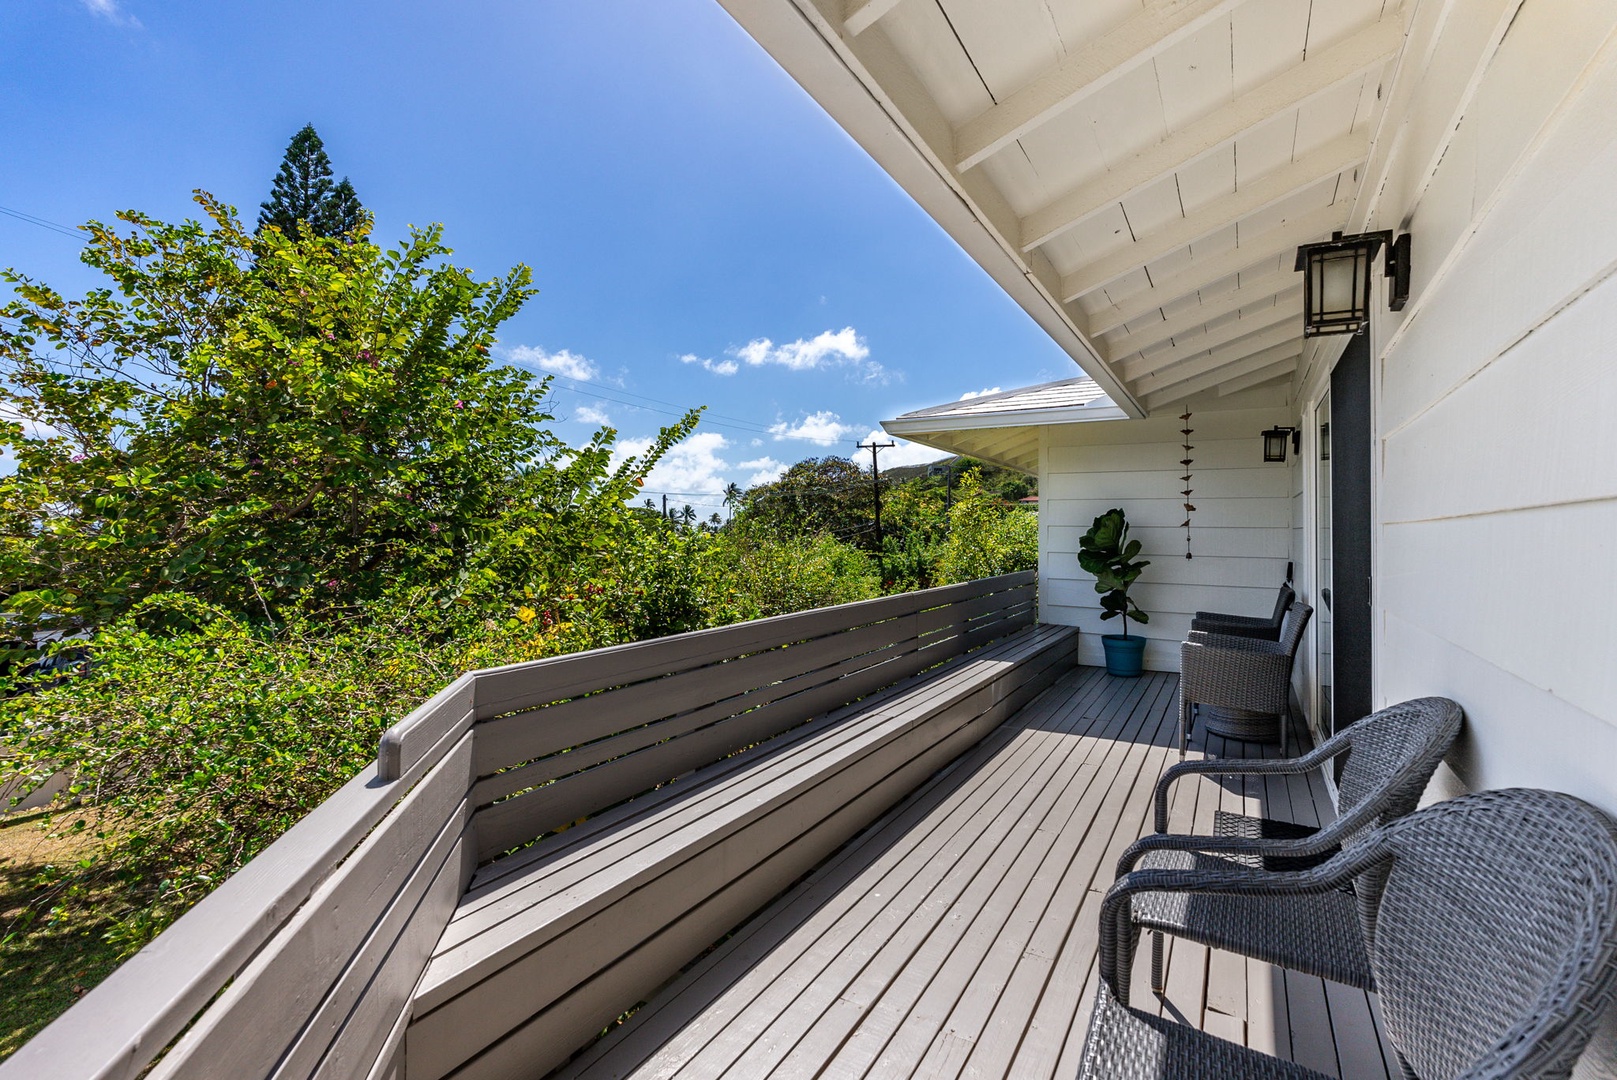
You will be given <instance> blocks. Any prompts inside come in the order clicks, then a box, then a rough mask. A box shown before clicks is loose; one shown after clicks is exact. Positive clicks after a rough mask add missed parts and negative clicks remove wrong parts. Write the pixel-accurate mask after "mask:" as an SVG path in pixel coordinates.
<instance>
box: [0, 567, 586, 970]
mask: <svg viewBox="0 0 1617 1080" xmlns="http://www.w3.org/2000/svg"><path fill="white" fill-rule="evenodd" d="M157 609H166V610H164V611H162V612H161V613H160V614H161V615H162V617H158V618H150V617H147V616H152V615H157V614H159V612H158V611H157ZM367 615H368V617H367V618H365V619H363V620H354V621H351V622H349V623H347V624H345V625H343V626H340V627H333V626H330V625H325V624H322V623H320V622H318V621H316V620H314V619H311V618H309V617H306V616H304V615H301V614H299V615H295V616H293V617H292V618H290V619H289V620H288V621H287V622H286V623H285V624H284V625H282V626H278V627H270V626H266V625H262V624H258V625H255V624H253V623H250V622H248V621H247V620H245V619H243V618H241V617H240V616H238V615H236V614H235V613H233V612H230V611H228V610H226V609H224V608H221V607H217V606H214V605H210V604H207V603H206V602H204V601H201V600H198V599H196V598H193V597H185V596H177V595H171V596H167V597H161V598H152V599H150V600H147V601H145V602H144V603H142V604H141V605H139V606H138V607H137V608H136V609H135V610H133V611H131V612H130V613H129V614H128V615H127V616H126V617H124V618H122V619H119V620H117V621H115V622H114V623H112V624H111V625H109V626H106V627H104V628H102V629H101V630H100V631H99V632H98V633H97V634H96V636H95V641H94V649H93V655H94V663H93V664H92V666H91V667H90V669H89V672H88V673H87V674H86V675H84V676H82V677H80V678H75V679H71V680H68V681H66V682H63V683H61V684H59V685H56V686H54V687H48V688H44V689H41V690H39V691H37V692H35V693H31V694H23V695H20V696H17V697H13V698H10V699H9V700H8V701H6V703H5V730H6V741H7V744H8V750H9V751H10V752H11V753H12V755H13V757H12V760H11V762H9V765H10V769H11V775H17V774H21V775H24V776H27V777H30V778H32V779H33V780H36V781H37V780H42V779H43V778H45V777H46V776H48V775H49V774H50V773H52V772H54V771H55V769H56V768H57V767H58V764H59V763H63V762H70V763H72V766H73V772H74V779H73V783H72V788H71V793H72V795H73V796H74V797H76V798H78V799H80V800H82V805H81V806H79V807H78V808H76V809H75V808H69V809H67V810H66V811H64V812H63V813H62V814H61V815H59V818H58V821H57V826H58V828H60V829H64V830H66V831H68V832H73V831H83V830H89V831H92V832H94V833H95V834H97V838H98V840H99V841H100V844H99V846H98V849H96V850H94V851H93V854H92V855H91V856H89V857H87V858H86V860H85V861H84V862H83V863H82V864H81V865H79V866H77V867H70V868H65V869H64V872H62V873H61V874H60V875H59V876H58V879H57V880H56V881H55V882H54V886H55V887H54V888H52V889H48V890H46V891H45V892H44V893H42V895H41V896H40V897H39V899H38V900H37V901H36V902H35V904H33V905H32V906H31V907H30V908H29V909H28V910H27V911H26V912H25V914H24V917H23V921H25V922H26V921H28V920H37V919H44V920H45V921H47V922H49V921H51V918H50V917H51V915H52V913H53V912H55V913H57V914H58V915H59V914H60V913H61V912H63V911H68V912H71V911H74V910H78V911H80V912H81V913H82V915H83V917H85V918H89V917H92V915H93V917H94V918H96V919H98V920H107V919H110V920H111V925H112V929H111V939H112V940H113V942H114V943H115V944H116V945H117V946H118V947H119V948H120V949H121V950H122V951H124V952H128V951H132V950H133V949H135V948H138V947H139V946H140V945H141V944H143V943H144V942H145V941H147V940H149V939H150V937H151V936H152V935H154V934H155V933H157V932H158V931H160V930H161V929H162V928H163V927H164V926H166V925H167V924H168V923H170V922H172V921H173V919H174V918H175V917H177V916H178V915H179V914H180V913H181V912H183V911H184V910H185V909H186V908H187V907H188V906H190V904H192V903H194V902H195V901H196V900H197V899H200V898H201V897H202V896H203V895H204V894H206V893H207V892H208V891H209V890H210V889H212V888H213V887H214V886H215V885H216V884H218V882H220V881H221V880H223V879H224V878H225V877H227V876H229V875H230V874H231V873H232V872H234V871H235V870H237V869H238V868H240V867H241V866H242V865H243V864H244V863H246V861H247V860H248V859H250V858H252V857H253V856H254V855H255V854H256V853H257V852H258V851H260V850H262V849H263V848H264V847H265V846H266V845H267V844H269V843H270V842H271V841H272V840H274V839H275V838H276V837H277V836H279V835H280V834H281V833H282V832H284V831H285V830H286V829H287V828H288V827H290V826H291V825H292V824H293V823H294V822H296V821H297V820H298V819H299V818H300V817H302V816H303V815H304V814H306V813H308V811H309V810H310V809H312V808H313V807H314V806H315V805H317V804H318V803H320V802H321V801H322V800H324V799H325V798H327V797H328V796H329V795H330V794H331V793H332V792H333V791H335V790H336V789H337V788H338V787H340V786H341V785H342V784H343V783H345V782H346V781H347V780H348V779H349V778H350V777H351V776H353V775H354V773H355V772H357V771H358V770H359V769H360V768H361V767H362V766H363V764H364V763H365V762H366V761H368V760H370V759H371V758H372V757H374V755H375V753H376V741H377V738H378V737H379V736H380V734H381V732H382V731H383V730H384V729H385V728H386V727H387V725H388V724H390V723H392V722H393V720H395V719H397V718H398V717H399V716H402V715H403V714H404V713H406V712H408V711H409V710H410V709H411V708H413V707H414V706H415V705H416V704H417V703H418V702H420V701H421V700H422V699H424V698H425V697H427V696H428V695H430V694H432V693H433V692H435V691H436V690H437V689H438V688H439V687H440V686H442V685H443V684H444V683H445V682H447V681H449V680H451V679H453V678H454V677H455V676H456V675H458V674H459V673H460V671H462V670H464V669H465V668H466V667H469V666H479V665H482V664H487V663H512V662H517V661H521V660H527V659H533V658H536V657H538V656H543V655H550V654H553V653H557V652H565V651H569V649H571V648H575V647H577V646H578V645H579V644H581V643H582V642H580V641H579V640H577V638H578V635H576V634H574V627H573V625H572V624H570V623H561V622H557V621H556V620H554V619H551V620H543V619H539V618H529V619H522V618H512V619H511V620H509V621H508V622H504V623H501V622H495V621H491V620H480V621H478V622H476V623H470V624H468V625H467V626H465V627H464V628H462V630H461V631H460V633H459V635H458V636H457V637H456V638H454V639H452V640H449V641H444V640H443V639H442V635H441V633H437V634H435V633H432V632H429V629H441V626H442V617H441V614H440V612H439V609H438V606H437V605H436V604H435V603H433V602H432V601H431V598H430V596H428V595H427V594H425V593H424V592H418V593H415V594H412V595H408V596H404V597H401V598H398V599H395V600H390V601H388V602H386V603H381V604H378V605H375V606H374V607H373V608H372V609H371V610H370V611H369V612H367ZM152 625H158V626H173V625H185V626H188V627H190V628H191V629H190V630H188V631H187V632H184V633H172V632H168V631H166V630H164V631H154V630H150V629H147V627H148V626H152ZM3 771H4V770H0V772H3ZM58 921H59V920H58ZM19 928H20V927H19V926H16V925H14V926H12V927H8V928H7V929H8V930H16V929H19Z"/></svg>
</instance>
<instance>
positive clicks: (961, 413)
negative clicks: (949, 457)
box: [881, 379, 1130, 473]
mask: <svg viewBox="0 0 1617 1080" xmlns="http://www.w3.org/2000/svg"><path fill="white" fill-rule="evenodd" d="M1127 419H1130V417H1129V414H1128V413H1127V412H1125V411H1123V410H1122V409H1120V408H1118V407H1117V406H1116V405H1115V404H1113V402H1112V400H1111V399H1110V398H1109V397H1107V396H1105V395H1103V394H1101V393H1100V388H1099V387H1098V386H1097V385H1096V384H1095V383H1094V382H1093V381H1091V380H1089V379H1064V380H1062V381H1060V382H1054V383H1044V384H1042V385H1039V386H1029V387H1023V388H1021V389H1017V390H1008V391H1005V392H1003V393H997V394H988V395H985V396H982V397H977V398H972V399H970V400H962V401H956V402H951V403H949V404H947V405H937V406H933V407H932V408H928V409H919V410H917V411H915V412H910V413H905V414H904V415H903V416H900V417H897V418H895V419H892V420H883V421H882V425H881V426H882V428H883V429H884V430H885V431H886V432H887V433H888V434H889V435H897V436H899V437H901V438H905V439H909V440H910V441H912V442H918V443H922V444H923V445H926V446H931V447H935V448H937V449H939V450H946V451H948V452H949V453H951V454H964V455H966V456H968V457H974V458H981V459H982V460H984V461H991V462H993V463H994V464H996V465H1004V466H1006V467H1007V468H1012V469H1017V470H1019V471H1021V472H1026V473H1036V472H1038V468H1039V432H1040V430H1041V429H1043V428H1044V427H1046V426H1047V425H1050V424H1085V423H1092V422H1094V421H1098V420H1127Z"/></svg>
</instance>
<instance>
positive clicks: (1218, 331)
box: [1112, 296, 1303, 389]
mask: <svg viewBox="0 0 1617 1080" xmlns="http://www.w3.org/2000/svg"><path fill="white" fill-rule="evenodd" d="M1270 327H1275V328H1277V330H1284V331H1286V332H1287V333H1288V334H1290V335H1292V336H1294V337H1301V336H1302V333H1303V301H1302V297H1301V296H1298V297H1295V298H1293V299H1288V300H1286V301H1284V302H1282V303H1278V304H1275V305H1274V306H1272V307H1267V308H1262V309H1260V310H1258V311H1255V312H1252V313H1251V314H1250V315H1246V316H1243V317H1242V318H1239V319H1231V320H1230V321H1229V322H1227V323H1225V324H1223V325H1222V326H1219V327H1216V328H1214V329H1212V330H1209V331H1208V332H1207V333H1205V334H1197V335H1194V336H1193V337H1190V338H1189V339H1187V340H1186V341H1185V342H1184V343H1183V344H1176V345H1174V346H1172V347H1171V348H1167V349H1162V350H1159V351H1157V352H1154V353H1152V354H1151V355H1150V356H1133V357H1130V358H1128V359H1127V360H1124V361H1123V362H1122V363H1121V364H1114V365H1112V366H1113V368H1114V369H1117V370H1118V371H1119V372H1120V374H1121V375H1122V376H1123V378H1125V379H1127V380H1129V381H1130V382H1131V383H1133V382H1135V380H1139V382H1138V383H1135V385H1136V386H1139V385H1140V384H1142V383H1144V382H1145V380H1146V379H1147V378H1148V377H1150V378H1155V377H1169V376H1171V375H1172V374H1174V373H1177V372H1178V370H1179V369H1180V368H1182V367H1184V366H1186V365H1188V364H1195V363H1197V362H1198V361H1199V358H1201V357H1203V356H1205V355H1206V354H1207V352H1208V350H1213V351H1215V352H1216V351H1217V350H1219V349H1221V348H1223V347H1224V346H1226V345H1229V344H1230V343H1232V342H1242V343H1243V344H1244V343H1245V339H1248V338H1252V337H1254V336H1255V335H1257V334H1258V332H1259V331H1267V330H1269V328H1270ZM1279 340H1284V338H1283V337H1281V338H1276V337H1274V336H1273V335H1270V336H1269V337H1265V338H1264V340H1263V342H1262V344H1259V345H1255V346H1252V347H1251V348H1248V350H1247V351H1249V352H1251V351H1254V350H1255V349H1262V348H1267V347H1268V346H1269V345H1272V344H1274V343H1275V341H1279ZM1170 369H1171V370H1170ZM1155 388H1156V387H1146V388H1145V389H1155Z"/></svg>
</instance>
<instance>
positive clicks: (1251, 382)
mask: <svg viewBox="0 0 1617 1080" xmlns="http://www.w3.org/2000/svg"><path fill="white" fill-rule="evenodd" d="M1301 359H1302V358H1301V355H1298V356H1293V357H1292V358H1291V359H1289V360H1282V361H1280V362H1279V363H1278V364H1270V365H1269V366H1268V367H1261V368H1259V369H1258V370H1256V371H1254V372H1252V373H1250V374H1248V375H1242V376H1240V377H1239V378H1234V379H1232V378H1229V377H1228V376H1225V377H1224V379H1223V380H1222V381H1221V382H1219V384H1218V396H1219V397H1229V396H1230V395H1231V394H1239V393H1240V392H1241V391H1242V390H1250V389H1252V387H1254V386H1262V385H1263V384H1264V383H1266V382H1268V381H1269V380H1270V379H1278V378H1280V377H1281V376H1282V375H1290V374H1291V373H1292V372H1294V371H1296V370H1297V365H1298V363H1299V362H1301Z"/></svg>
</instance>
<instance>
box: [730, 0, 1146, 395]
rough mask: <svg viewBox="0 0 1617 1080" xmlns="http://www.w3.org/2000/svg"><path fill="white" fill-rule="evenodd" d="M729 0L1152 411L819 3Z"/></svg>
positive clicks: (987, 264)
mask: <svg viewBox="0 0 1617 1080" xmlns="http://www.w3.org/2000/svg"><path fill="white" fill-rule="evenodd" d="M719 3H720V4H721V5H723V7H724V8H725V10H726V11H728V12H729V13H730V16H731V17H732V18H734V19H735V20H736V22H738V23H739V24H741V26H742V27H743V28H744V29H745V30H746V31H747V33H748V34H750V35H751V36H752V37H753V39H754V40H755V41H757V42H758V44H759V45H761V46H763V48H764V50H765V51H766V52H768V53H769V54H770V56H772V57H774V59H775V61H776V63H778V64H780V66H781V67H782V68H784V69H785V70H786V72H787V74H789V75H791V77H792V78H793V79H794V80H796V82H797V83H798V85H799V86H801V87H802V88H803V89H804V90H805V91H807V92H808V94H809V96H810V97H812V98H814V100H815V101H817V102H819V104H820V106H821V108H823V109H825V111H826V112H827V113H829V114H830V116H831V118H832V119H834V120H835V121H836V122H837V123H838V124H839V125H840V126H841V127H842V129H843V130H844V131H846V132H847V133H848V134H849V135H850V136H851V137H852V138H853V139H854V141H856V142H857V143H859V145H860V146H862V147H864V149H865V151H866V152H867V153H868V154H870V156H871V157H872V158H874V159H875V160H876V163H877V164H878V165H880V166H881V167H882V168H883V169H884V170H886V172H887V174H888V175H889V176H891V177H892V178H893V179H894V180H895V181H896V182H897V183H898V185H899V186H900V187H902V188H903V189H904V190H905V191H906V192H908V193H909V195H910V197H911V198H913V199H914V200H915V201H916V202H917V203H919V204H920V205H921V208H922V209H924V210H925V211H926V212H927V213H928V214H930V215H931V216H932V219H933V220H934V221H936V222H937V223H938V224H939V225H941V226H942V227H943V229H944V231H945V232H947V233H948V234H949V235H950V236H951V237H953V238H954V240H955V242H956V243H958V244H959V245H960V246H961V247H962V248H963V249H965V252H966V254H968V255H970V256H971V257H972V258H973V259H974V260H976V262H977V264H978V265H979V266H981V267H982V268H983V269H984V270H986V271H987V272H988V274H989V276H990V277H992V278H993V279H994V281H995V282H997V283H998V284H999V286H1000V288H1002V289H1004V290H1005V292H1006V293H1007V294H1009V295H1010V297H1011V298H1012V299H1013V300H1015V301H1016V302H1017V304H1019V305H1020V306H1021V308H1022V310H1024V311H1026V312H1027V313H1028V314H1029V315H1030V316H1032V318H1033V320H1034V321H1035V322H1037V323H1038V324H1039V326H1040V327H1041V328H1043V330H1044V331H1045V333H1047V334H1049V335H1050V337H1051V338H1052V339H1053V340H1054V341H1055V342H1056V344H1058V345H1059V346H1061V348H1062V350H1063V351H1065V352H1066V353H1067V355H1068V356H1070V357H1072V359H1073V362H1074V363H1076V364H1077V365H1078V367H1079V368H1080V369H1081V370H1082V371H1083V372H1084V374H1086V375H1088V376H1089V377H1090V378H1092V379H1094V380H1095V381H1096V382H1097V383H1098V384H1100V387H1101V389H1102V390H1104V391H1105V392H1106V394H1107V396H1109V397H1110V398H1111V399H1112V400H1113V401H1114V402H1116V403H1117V407H1118V408H1119V410H1120V411H1121V412H1122V413H1123V414H1124V416H1126V417H1129V418H1134V419H1140V418H1143V417H1144V416H1145V415H1146V410H1145V408H1144V407H1143V406H1142V405H1141V403H1140V402H1139V401H1137V400H1136V399H1135V397H1134V395H1133V394H1132V393H1131V392H1130V391H1129V389H1128V388H1127V387H1126V386H1125V385H1124V384H1123V382H1122V380H1121V379H1119V378H1117V376H1116V375H1114V374H1113V372H1112V370H1111V368H1110V367H1109V365H1107V364H1106V363H1105V361H1104V360H1103V359H1102V358H1101V356H1100V353H1099V352H1098V351H1097V350H1096V349H1095V347H1094V346H1093V345H1092V344H1091V343H1090V341H1089V339H1088V338H1087V337H1085V336H1084V334H1083V333H1082V332H1081V331H1080V330H1079V328H1078V326H1077V324H1076V323H1074V322H1073V320H1072V318H1071V316H1070V315H1068V314H1067V312H1066V311H1065V310H1064V308H1063V306H1062V304H1061V302H1060V300H1059V299H1058V298H1057V297H1056V296H1055V295H1054V294H1052V293H1051V292H1050V291H1049V290H1048V289H1047V288H1045V286H1044V285H1043V283H1041V282H1040V281H1038V279H1037V278H1036V277H1034V275H1032V274H1031V273H1030V272H1029V271H1028V270H1027V269H1026V268H1025V267H1024V266H1023V265H1022V263H1021V256H1020V253H1019V252H1018V250H1017V246H1016V238H1010V237H1004V236H1001V235H999V232H998V230H996V229H994V228H993V227H992V226H991V225H990V223H989V222H988V220H987V218H986V215H984V214H983V213H982V211H981V210H980V208H979V207H978V206H977V205H976V203H975V202H974V201H973V200H972V199H971V198H970V196H969V195H968V194H967V193H966V192H965V191H964V190H962V189H961V188H960V186H959V185H958V184H957V183H955V181H954V178H953V177H952V176H951V175H950V172H949V170H948V168H947V167H946V166H945V165H944V164H943V163H942V162H941V161H938V160H937V159H936V158H935V156H934V155H933V154H932V153H931V151H930V150H929V149H928V148H927V146H926V143H925V141H924V140H923V139H921V138H920V137H919V136H918V135H917V134H916V132H914V131H913V130H911V128H910V126H909V124H908V123H907V122H906V121H905V120H904V118H903V114H902V112H901V110H899V109H898V108H897V107H896V106H895V105H894V104H893V103H892V102H891V101H889V100H888V99H887V96H886V94H885V93H884V92H883V91H882V89H881V87H880V86H879V85H878V84H877V83H876V81H875V80H874V79H873V78H870V77H869V76H868V72H865V71H864V69H863V66H862V65H860V64H859V63H858V61H857V59H856V58H855V57H854V56H853V54H852V52H851V50H849V49H848V47H847V45H846V43H844V42H843V41H842V40H841V38H840V37H839V35H838V34H837V33H836V31H835V29H834V28H833V27H831V26H830V25H829V24H828V23H826V22H825V20H824V18H823V17H822V16H821V15H820V14H819V12H818V11H817V10H816V9H815V8H814V6H813V5H812V4H809V3H806V2H805V0H719Z"/></svg>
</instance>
